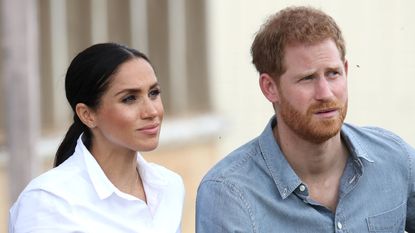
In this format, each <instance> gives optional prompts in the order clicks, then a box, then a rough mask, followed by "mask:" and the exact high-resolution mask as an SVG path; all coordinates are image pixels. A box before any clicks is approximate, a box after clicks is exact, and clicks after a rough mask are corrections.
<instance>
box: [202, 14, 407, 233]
mask: <svg viewBox="0 0 415 233" xmlns="http://www.w3.org/2000/svg"><path fill="white" fill-rule="evenodd" d="M251 52H252V57H253V63H254V65H255V67H256V68H257V70H258V72H259V74H260V77H259V84H260V88H261V90H262V93H263V94H264V96H265V97H266V98H267V99H268V100H269V101H270V102H271V103H272V105H273V107H274V109H275V116H274V117H273V118H271V120H270V122H269V124H268V125H267V126H266V128H265V130H264V131H263V133H262V134H261V135H260V136H259V137H257V138H255V139H254V140H252V141H251V142H249V143H247V144H245V145H244V146H242V147H240V148H239V149H237V150H235V151H234V152H232V153H231V154H230V155H228V156H227V157H226V158H224V159H223V160H222V161H221V162H219V163H218V164H217V165H215V167H214V168H213V169H212V170H211V171H209V173H208V174H207V175H206V176H205V177H204V179H203V181H202V182H201V184H200V187H199V189H198V196H197V203H196V208H197V210H196V232H197V233H220V232H256V233H272V232H284V233H287V232H295V233H310V232H311V233H320V232H356V233H362V232H403V231H404V230H405V229H406V231H408V232H415V210H414V204H415V198H414V194H415V192H414V190H415V188H414V186H415V150H414V148H412V147H410V146H409V145H408V144H406V143H405V142H404V141H402V140H401V139H400V138H399V137H397V136H395V135H394V134H392V133H390V132H388V131H385V130H383V129H379V128H373V127H372V128H369V127H365V128H362V127H356V126H353V125H350V124H346V123H343V121H344V118H345V116H346V112H347V100H348V96H347V69H348V63H347V60H346V59H345V43H344V40H343V37H342V33H341V31H340V29H339V27H338V26H337V24H336V23H335V22H334V20H333V19H332V18H331V17H330V16H328V15H326V14H325V13H324V12H322V11H320V10H317V9H314V8H309V7H290V8H286V9H283V10H282V11H280V12H278V13H277V14H275V15H273V16H272V17H271V18H270V19H269V20H268V21H267V22H266V23H265V24H264V25H263V26H262V28H261V29H260V30H259V32H258V33H257V35H256V37H255V40H254V42H253V44H252V48H251Z"/></svg>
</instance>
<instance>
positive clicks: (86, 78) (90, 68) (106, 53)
mask: <svg viewBox="0 0 415 233" xmlns="http://www.w3.org/2000/svg"><path fill="white" fill-rule="evenodd" d="M133 58H142V59H145V60H146V61H147V62H149V63H150V61H149V59H148V58H147V56H146V55H145V54H143V53H141V52H139V51H137V50H135V49H131V48H128V47H126V46H124V45H120V44H116V43H102V44H95V45H92V46H91V47H88V48H86V49H85V50H84V51H82V52H80V53H79V54H78V55H77V56H76V57H75V58H74V59H73V60H72V62H71V64H70V65H69V67H68V71H67V72H66V77H65V92H66V98H67V99H68V102H69V104H70V105H71V108H72V110H73V112H74V116H73V123H72V125H71V126H70V127H69V129H68V132H67V133H66V135H65V138H64V139H63V141H62V143H61V144H60V146H59V148H58V150H57V151H56V154H55V161H54V167H57V166H59V165H60V164H61V163H63V162H64V161H65V160H66V159H68V158H69V157H70V156H71V155H72V154H73V153H74V151H75V146H76V141H77V139H78V138H79V136H80V135H81V134H82V133H84V134H83V136H82V140H83V142H84V144H85V146H86V147H87V148H88V149H89V148H90V147H91V141H92V140H91V137H92V134H91V132H90V130H89V128H88V127H87V126H86V125H85V124H83V123H82V121H81V120H80V119H79V117H78V115H77V114H76V110H75V108H76V105H77V104H78V103H83V104H85V105H87V106H88V107H90V108H91V109H96V108H97V107H98V106H99V104H100V100H101V97H102V95H103V94H104V93H105V91H106V90H107V89H108V86H109V84H110V83H111V80H112V74H114V73H115V72H116V71H117V68H118V67H119V66H120V65H121V64H123V63H124V62H126V61H128V60H130V59H133Z"/></svg>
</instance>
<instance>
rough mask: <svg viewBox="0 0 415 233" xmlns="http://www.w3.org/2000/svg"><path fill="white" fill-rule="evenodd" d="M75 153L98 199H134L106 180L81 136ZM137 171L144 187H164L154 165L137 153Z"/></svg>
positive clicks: (163, 182)
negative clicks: (79, 158) (81, 162)
mask: <svg viewBox="0 0 415 233" xmlns="http://www.w3.org/2000/svg"><path fill="white" fill-rule="evenodd" d="M75 153H76V154H79V155H80V156H82V157H83V159H84V161H85V166H86V172H87V173H88V176H89V178H90V180H91V183H92V186H93V187H94V189H95V191H96V192H97V194H98V196H99V198H100V199H105V198H108V197H109V196H111V195H112V194H113V193H115V194H117V195H118V196H121V197H123V198H126V199H136V198H135V197H132V196H131V195H128V194H126V193H123V192H121V191H120V190H119V189H118V188H117V187H115V185H114V184H112V182H111V181H110V180H109V179H108V178H107V176H106V175H105V173H104V171H103V170H102V168H101V167H100V166H99V164H98V162H97V161H96V160H95V158H94V157H93V155H92V154H91V153H90V152H89V150H88V149H87V148H86V147H85V145H84V143H83V141H82V135H81V136H80V137H79V138H78V141H77V146H76V149H75ZM137 164H138V171H139V173H140V176H141V180H142V182H143V185H144V186H150V187H151V188H152V189H154V188H156V187H157V188H160V187H162V186H165V185H166V180H165V179H164V177H163V175H162V174H160V173H159V172H157V171H156V169H153V168H152V166H157V165H155V164H151V163H148V162H147V161H146V160H145V159H144V158H143V157H142V155H141V154H140V153H138V152H137Z"/></svg>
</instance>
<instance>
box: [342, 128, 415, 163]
mask: <svg viewBox="0 0 415 233" xmlns="http://www.w3.org/2000/svg"><path fill="white" fill-rule="evenodd" d="M342 134H343V138H344V139H345V140H346V141H348V144H349V145H351V147H353V150H354V151H356V152H358V153H360V154H364V155H365V156H367V157H368V158H369V159H371V160H378V159H384V160H387V161H390V160H396V159H398V160H401V161H402V162H404V163H405V162H407V160H408V158H409V157H411V156H415V152H414V149H413V148H412V147H411V146H410V145H409V144H407V143H406V142H405V141H404V140H403V139H402V138H401V137H399V136H398V135H396V134H395V133H393V132H391V131H389V130H387V129H384V128H380V127H375V126H364V127H360V126H355V125H352V124H344V126H343V128H342ZM402 155H403V156H402Z"/></svg>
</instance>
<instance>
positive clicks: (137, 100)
mask: <svg viewBox="0 0 415 233" xmlns="http://www.w3.org/2000/svg"><path fill="white" fill-rule="evenodd" d="M65 91H66V97H67V99H68V101H69V104H70V105H71V108H72V110H73V111H74V122H73V124H72V125H71V126H70V128H69V130H68V132H67V134H66V136H65V138H64V139H63V142H62V144H61V145H60V146H59V148H58V150H57V152H56V156H55V164H54V165H55V168H54V169H51V170H50V171H48V172H46V173H44V174H43V175H41V176H39V177H37V178H36V179H34V180H33V181H32V182H30V184H29V185H28V186H27V187H26V188H25V190H24V191H23V192H22V193H21V194H20V196H19V198H18V200H17V201H16V203H15V204H14V205H13V206H12V208H11V209H10V222H9V232H54V233H55V232H157V233H162V232H173V233H174V232H180V231H181V230H180V222H181V215H182V206H183V197H184V187H183V182H182V180H181V178H180V177H179V176H178V175H177V174H175V173H173V172H171V171H169V170H167V169H165V168H163V167H161V166H158V165H155V164H151V163H147V162H146V161H145V160H144V159H143V157H142V156H141V155H140V154H139V153H138V152H137V151H151V150H153V149H155V148H156V147H157V145H158V139H159V132H160V126H161V122H162V119H163V105H162V102H161V98H160V86H159V84H158V82H157V79H156V76H155V73H154V70H153V68H152V66H151V64H150V62H149V60H148V58H147V57H146V56H145V55H144V54H142V53H140V52H138V51H136V50H134V49H130V48H127V47H125V46H122V45H118V44H114V43H104V44H96V45H93V46H91V47H89V48H87V49H86V50H84V51H82V52H81V53H79V54H78V55H77V56H76V57H75V58H74V59H73V61H72V63H71V64H70V66H69V68H68V71H67V73H66V79H65Z"/></svg>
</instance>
